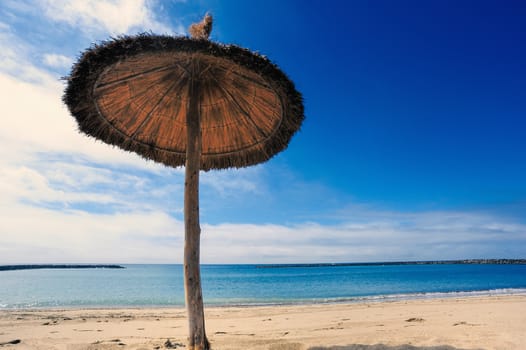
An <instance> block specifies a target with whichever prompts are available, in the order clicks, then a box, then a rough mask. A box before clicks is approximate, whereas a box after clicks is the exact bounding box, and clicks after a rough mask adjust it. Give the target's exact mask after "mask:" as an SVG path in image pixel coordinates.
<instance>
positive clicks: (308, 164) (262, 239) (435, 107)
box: [0, 0, 526, 264]
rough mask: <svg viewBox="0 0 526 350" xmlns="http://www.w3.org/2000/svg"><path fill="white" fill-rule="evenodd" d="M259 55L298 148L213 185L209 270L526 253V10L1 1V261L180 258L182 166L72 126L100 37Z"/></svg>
mask: <svg viewBox="0 0 526 350" xmlns="http://www.w3.org/2000/svg"><path fill="white" fill-rule="evenodd" d="M206 12H210V13H211V14H212V15H213V16H214V28H213V32H212V35H211V39H212V40H214V41H218V42H222V43H226V44H236V45H239V46H242V47H246V48H249V49H250V50H253V51H257V52H259V53H261V54H263V55H265V56H267V57H268V58H269V59H270V60H272V61H273V62H274V63H276V64H277V65H278V66H279V67H280V68H281V69H282V70H283V71H284V72H285V73H286V74H287V75H288V76H289V78H290V79H291V80H292V81H293V82H294V83H295V86H296V88H297V90H299V91H300V92H301V93H302V94H303V97H304V104H305V117H306V119H305V122H304V123H303V125H302V128H301V130H300V131H299V132H298V133H297V134H296V135H295V136H294V137H293V138H292V140H291V142H290V144H289V147H288V148H287V149H286V150H285V151H283V152H281V153H279V154H278V155H276V156H275V157H274V158H272V159H271V160H270V161H268V162H266V163H264V164H260V165H257V166H253V167H249V168H244V169H234V170H221V171H210V172H203V173H202V174H201V189H200V200H201V205H200V209H201V226H202V235H201V239H202V247H201V261H202V263H207V264H221V263H223V264H226V263H314V262H327V263H330V262H371V261H400V260H443V259H466V258H526V136H525V134H526V85H525V82H526V64H525V62H526V46H525V45H524V43H525V42H526V21H524V18H526V3H525V2H523V1H510V0H503V1H497V0H495V1H483V0H477V1H467V0H455V1H445V0H440V1H439V0H429V1H420V0H414V1H409V0H399V1H390V0H377V1H366V0H355V1H344V0H342V1H321V0H313V1H300V0H297V1H295V0H280V1H277V0H253V1H241V0H240V1H234V0H226V1H220V0H195V1H192V0H187V1H180V0H179V1H176V0H171V1H170V0H166V1H161V0H108V1H96V0H69V1H62V0H39V1H36V0H35V1H32V0H25V1H21V0H2V1H0V47H2V50H0V106H1V114H0V118H1V119H0V120H1V124H0V145H1V147H0V264H25V263H122V264H126V263H181V262H182V258H183V244H184V242H183V234H184V227H183V213H182V208H183V190H184V169H183V168H176V169H173V168H168V167H165V166H163V165H159V164H156V163H153V162H151V161H145V160H144V159H142V158H140V157H139V156H137V155H135V154H132V153H127V152H124V151H121V150H119V149H117V148H114V147H111V146H109V145H106V144H104V143H102V142H100V141H96V140H94V139H93V138H89V137H87V136H85V135H83V134H80V133H79V132H78V131H77V126H76V122H75V120H74V118H73V117H71V115H70V114H69V112H68V110H67V108H66V107H65V106H64V105H63V104H62V101H61V97H62V94H63V91H64V88H65V82H64V81H63V80H61V77H64V76H67V75H68V74H69V73H70V70H71V66H72V65H73V63H74V62H75V61H76V60H77V59H78V58H79V56H80V54H81V53H82V52H83V51H84V50H86V49H87V48H89V47H90V46H91V45H92V44H93V43H98V42H101V41H103V40H107V39H109V38H111V37H117V36H119V35H122V34H130V35H133V34H137V33H141V32H152V33H156V34H170V35H186V34H187V28H188V26H189V25H190V24H191V23H193V22H197V21H199V20H200V19H201V18H202V16H203V15H204V14H205V13H206Z"/></svg>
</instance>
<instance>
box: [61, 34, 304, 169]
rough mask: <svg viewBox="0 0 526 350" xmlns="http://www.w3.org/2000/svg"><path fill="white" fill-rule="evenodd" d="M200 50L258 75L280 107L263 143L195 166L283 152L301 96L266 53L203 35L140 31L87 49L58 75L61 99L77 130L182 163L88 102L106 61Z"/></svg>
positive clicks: (226, 164) (181, 156)
mask: <svg viewBox="0 0 526 350" xmlns="http://www.w3.org/2000/svg"><path fill="white" fill-rule="evenodd" d="M170 51H177V52H187V53H203V54H207V55H210V56H214V57H219V58H224V59H228V60H230V61H232V62H234V63H236V64H238V65H240V66H243V67H245V68H247V69H250V70H252V71H253V72H255V73H257V74H259V75H260V76H262V77H263V78H264V79H265V80H266V81H267V82H268V83H269V84H270V85H271V86H272V87H273V89H274V90H275V91H276V92H277V93H278V95H279V96H280V98H281V100H282V105H283V107H284V113H283V114H284V115H283V120H282V123H281V125H280V126H279V128H278V129H277V130H276V131H275V132H274V134H273V135H272V136H271V137H269V138H268V139H267V140H265V142H262V143H260V144H257V145H254V146H253V147H250V148H248V149H245V150H242V151H237V152H230V153H220V154H203V156H202V158H201V169H202V170H205V171H207V170H210V169H225V168H242V167H246V166H250V165H255V164H258V163H261V162H264V161H267V160H268V159H270V158H272V157H273V156H274V155H275V154H276V153H279V152H280V151H283V150H284V149H286V148H287V145H288V143H289V141H290V139H291V138H292V136H293V135H294V134H295V133H296V132H297V131H298V130H299V128H300V126H301V124H302V122H303V120H304V109H303V98H302V96H301V94H300V93H299V92H298V91H297V90H296V88H295V87H294V84H293V83H292V81H290V79H289V78H288V77H287V76H286V75H285V74H284V73H283V72H282V71H281V70H280V69H279V68H278V67H277V66H276V65H275V64H273V63H272V62H271V61H269V60H268V59H267V58H266V57H264V56H261V55H259V54H256V53H253V52H251V51H249V50H247V49H243V48H241V47H238V46H235V45H223V44H217V43H213V42H210V41H208V40H203V39H192V38H188V37H172V36H164V35H154V34H148V33H143V34H139V35H136V36H121V37H118V38H115V39H112V40H109V41H106V42H102V43H100V44H96V45H93V46H92V47H91V48H89V49H87V50H86V51H85V52H84V53H83V54H82V55H81V57H80V58H79V60H78V62H77V63H76V64H75V65H74V66H73V68H72V71H71V74H70V75H69V76H68V77H65V78H64V79H65V80H66V81H67V87H66V90H65V92H64V95H63V98H62V99H63V102H64V103H65V104H66V105H67V107H68V108H69V111H70V113H71V114H72V115H73V117H74V118H75V119H76V120H77V123H78V128H79V130H80V131H81V132H83V133H85V134H87V135H89V136H92V137H94V138H97V139H100V140H102V141H103V142H105V143H108V144H110V145H115V146H118V147H120V148H122V149H124V150H127V151H131V152H135V153H138V154H139V155H141V156H142V157H144V158H146V159H150V160H153V161H156V162H160V163H163V164H165V165H167V166H171V167H178V166H183V165H184V164H185V161H186V154H185V153H182V152H176V151H171V150H166V149H159V148H157V147H156V145H155V144H154V142H153V141H152V142H150V143H149V144H148V143H144V142H137V141H135V140H133V139H131V138H130V137H128V136H126V135H124V134H123V133H122V132H120V131H119V130H118V129H116V128H115V127H114V126H112V125H111V124H110V123H109V122H108V121H107V120H106V119H105V118H103V117H102V116H101V115H100V113H99V111H98V109H97V105H96V103H95V102H94V97H93V94H92V92H93V87H94V86H95V84H96V81H97V79H98V77H99V76H100V74H101V73H102V72H103V71H104V70H105V69H106V68H107V67H109V66H111V65H112V64H114V63H116V62H118V61H120V60H124V59H126V58H129V57H133V56H135V55H138V54H141V53H146V52H149V53H155V52H159V53H162V52H170Z"/></svg>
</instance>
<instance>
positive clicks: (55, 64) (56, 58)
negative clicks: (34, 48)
mask: <svg viewBox="0 0 526 350" xmlns="http://www.w3.org/2000/svg"><path fill="white" fill-rule="evenodd" d="M43 61H44V64H45V65H46V66H49V67H51V68H62V69H69V68H70V67H71V65H72V64H73V59H72V58H71V57H67V56H64V55H59V54H55V53H47V54H45V55H44V57H43Z"/></svg>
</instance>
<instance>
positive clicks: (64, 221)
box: [0, 202, 526, 264]
mask: <svg viewBox="0 0 526 350" xmlns="http://www.w3.org/2000/svg"><path fill="white" fill-rule="evenodd" d="M0 209H1V210H2V213H3V215H4V218H5V219H4V220H2V221H1V222H0V232H2V245H1V246H2V247H3V248H0V257H1V258H0V264H9V263H45V262H49V263H51V262H53V263H57V262H116V263H127V262H128V263H129V262H135V263H180V262H182V256H183V254H182V249H183V237H184V228H183V224H182V222H181V221H180V220H178V219H175V218H173V217H171V216H169V215H167V214H166V213H165V212H164V211H163V210H161V209H158V210H153V211H142V210H138V211H132V212H127V213H117V214H112V215H108V214H97V213H89V212H82V211H74V210H70V211H68V210H65V211H64V210H63V211H55V210H49V209H46V208H36V207H32V206H28V205H25V204H21V203H16V204H14V205H13V204H12V203H11V204H10V205H9V206H8V205H2V202H0ZM369 215H371V216H379V217H383V216H384V213H381V212H378V213H376V214H375V213H372V212H371V213H369ZM390 215H391V216H392V220H391V221H389V222H386V221H385V220H383V219H382V220H380V222H374V221H371V222H370V223H368V224H355V223H354V222H345V223H341V224H336V225H320V224H316V223H303V224H299V225H295V226H285V225H254V224H218V225H208V224H203V225H202V253H201V257H202V261H203V262H204V263H298V262H311V263H318V262H352V261H395V260H435V259H460V258H478V257H495V258H499V257H502V256H501V255H500V254H502V253H503V252H505V253H506V255H505V256H504V257H508V258H513V257H516V258H519V257H523V256H524V253H525V251H524V249H525V248H524V247H525V246H526V226H525V225H523V224H518V223H510V222H508V221H503V220H501V219H499V218H496V217H492V216H488V215H485V214H481V213H463V212H425V213H412V214H405V213H398V214H396V213H394V212H391V213H390ZM451 217H456V218H457V219H458V220H462V221H463V222H464V224H462V225H457V224H455V223H454V222H451V219H450V218H451ZM27 218H31V220H28V219H27ZM401 221H406V222H409V223H410V225H411V228H410V229H407V228H404V227H402V226H401V225H400V224H399V223H400V222H401ZM503 246H504V247H505V248H504V249H503ZM47 252H54V253H53V254H48V253H47Z"/></svg>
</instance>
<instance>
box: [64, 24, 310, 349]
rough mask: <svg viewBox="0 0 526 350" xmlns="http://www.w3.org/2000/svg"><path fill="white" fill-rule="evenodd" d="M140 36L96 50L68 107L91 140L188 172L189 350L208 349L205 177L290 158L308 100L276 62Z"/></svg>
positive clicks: (196, 40) (204, 27)
mask: <svg viewBox="0 0 526 350" xmlns="http://www.w3.org/2000/svg"><path fill="white" fill-rule="evenodd" d="M211 28H212V17H211V16H210V15H206V16H205V18H204V19H203V22H201V23H199V24H194V25H192V26H191V27H190V33H191V34H192V37H174V36H167V35H154V34H139V35H136V36H122V37H119V38H117V39H112V40H109V41H106V42H102V43H101V44H97V45H94V46H92V47H91V48H89V49H87V50H86V51H85V52H84V53H83V54H82V56H81V57H80V58H79V60H78V61H77V62H76V63H75V65H74V66H73V68H72V71H71V74H70V76H68V77H67V78H66V80H67V87H66V90H65V93H64V96H63V100H64V103H65V104H66V105H67V107H68V108H69V110H70V112H71V114H72V115H73V117H74V118H75V119H76V121H77V123H78V127H79V129H80V131H81V132H83V133H85V134H87V135H89V136H92V137H95V138H97V139H100V140H102V141H104V142H106V143H108V144H111V145H115V146H117V147H120V148H122V149H124V150H127V151H132V152H135V153H137V154H139V155H141V156H142V157H144V158H146V159H150V160H153V161H156V162H160V163H163V164H165V165H168V166H171V167H178V166H185V195H184V216H185V248H184V275H185V299H186V306H187V311H188V320H189V333H190V334H189V340H188V345H189V346H188V348H189V349H208V348H209V344H208V341H207V339H206V334H205V328H204V314H203V300H202V292H201V282H200V271H199V243H200V226H199V195H198V193H199V171H200V170H205V171H208V170H211V169H225V168H240V167H246V166H250V165H254V164H258V163H261V162H264V161H266V160H268V159H270V158H271V157H272V156H274V155H275V154H276V153H278V152H280V151H282V150H283V149H285V148H286V147H287V145H288V143H289V141H290V139H291V137H292V136H293V134H294V133H295V132H296V131H297V130H298V129H299V127H300V125H301V123H302V121H303V119H304V115H303V102H302V97H301V94H300V93H299V92H298V91H297V90H296V89H295V87H294V84H293V83H292V82H291V81H290V80H289V79H288V78H287V76H286V75H285V74H284V73H283V72H282V71H281V70H280V69H279V68H278V67H277V66H276V65H274V64H273V63H272V62H271V61H269V60H268V59H267V58H265V57H264V56H261V55H259V54H256V53H253V52H251V51H249V50H247V49H244V48H241V47H238V46H235V45H223V44H219V43H214V42H211V41H209V40H208V36H209V34H210V31H211Z"/></svg>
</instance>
